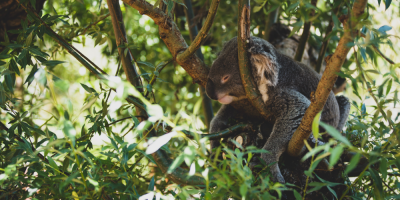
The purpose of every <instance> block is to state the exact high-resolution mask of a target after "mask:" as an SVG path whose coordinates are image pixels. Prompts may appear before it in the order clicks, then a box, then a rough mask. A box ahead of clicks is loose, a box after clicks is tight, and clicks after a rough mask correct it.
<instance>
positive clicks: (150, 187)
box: [147, 176, 155, 191]
mask: <svg viewBox="0 0 400 200" xmlns="http://www.w3.org/2000/svg"><path fill="white" fill-rule="evenodd" d="M154 183H155V181H154V176H153V178H151V180H150V184H149V187H148V189H147V190H148V191H153V190H154Z"/></svg>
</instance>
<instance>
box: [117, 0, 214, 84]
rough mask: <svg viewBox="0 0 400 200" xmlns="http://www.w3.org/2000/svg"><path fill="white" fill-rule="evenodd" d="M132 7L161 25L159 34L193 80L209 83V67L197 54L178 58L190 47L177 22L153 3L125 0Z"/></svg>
mask: <svg viewBox="0 0 400 200" xmlns="http://www.w3.org/2000/svg"><path fill="white" fill-rule="evenodd" d="M123 2H124V3H126V4H128V5H129V6H131V7H132V8H134V9H136V10H138V11H139V13H140V14H142V15H147V16H149V17H150V18H151V19H153V21H154V23H156V24H157V25H158V26H159V34H160V37H161V39H162V40H163V41H164V43H165V44H166V45H167V48H168V49H169V51H170V52H171V54H172V56H173V57H174V58H175V60H176V61H177V63H178V64H179V65H181V66H182V67H183V68H184V69H185V71H186V72H187V73H188V74H189V75H190V76H191V77H192V78H193V82H196V83H199V84H200V85H202V86H205V85H206V83H207V75H208V68H207V66H206V65H205V64H204V62H203V61H202V60H201V59H200V58H199V57H197V56H196V55H191V56H189V57H188V58H187V59H185V60H177V59H176V57H177V55H178V54H179V53H180V52H182V51H185V50H186V49H187V48H188V45H187V44H186V42H185V40H184V38H183V37H182V34H181V33H180V32H179V29H178V27H177V25H176V24H175V22H174V21H173V20H172V19H170V18H168V16H167V15H166V14H165V13H164V12H163V11H162V10H160V9H158V8H153V5H151V4H150V3H148V2H146V1H139V0H123Z"/></svg>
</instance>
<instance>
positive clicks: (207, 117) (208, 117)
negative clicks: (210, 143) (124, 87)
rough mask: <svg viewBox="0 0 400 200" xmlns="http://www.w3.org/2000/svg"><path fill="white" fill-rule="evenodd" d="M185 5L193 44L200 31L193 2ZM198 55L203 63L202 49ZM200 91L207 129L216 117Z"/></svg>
mask: <svg viewBox="0 0 400 200" xmlns="http://www.w3.org/2000/svg"><path fill="white" fill-rule="evenodd" d="M185 4H186V8H187V9H186V10H185V14H186V19H187V22H188V27H189V33H190V40H191V41H192V44H193V40H194V38H195V37H196V38H197V36H198V35H197V34H198V30H197V26H196V24H194V22H193V18H194V13H193V7H192V1H191V0H185ZM209 15H210V14H209ZM214 16H215V14H214ZM202 30H203V28H202ZM207 32H208V31H207ZM200 43H201V42H200ZM189 48H190V47H189ZM196 55H197V57H199V58H200V59H201V60H202V61H204V56H203V53H201V49H200V48H198V49H197V51H196ZM199 89H200V95H201V98H202V105H203V112H204V117H205V121H206V125H207V127H210V123H211V119H212V118H213V117H214V112H213V108H212V104H211V99H210V98H209V97H208V96H207V94H206V92H205V89H204V87H203V86H200V88H199Z"/></svg>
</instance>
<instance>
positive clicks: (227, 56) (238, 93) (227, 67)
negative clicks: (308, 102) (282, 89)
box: [206, 37, 280, 104]
mask: <svg viewBox="0 0 400 200" xmlns="http://www.w3.org/2000/svg"><path fill="white" fill-rule="evenodd" d="M249 55H250V61H251V71H252V75H253V79H254V80H255V81H256V83H257V85H258V89H259V90H260V92H261V94H262V95H263V100H264V101H266V100H267V99H268V95H267V87H268V86H272V87H275V86H276V85H277V82H278V72H279V68H280V65H279V64H278V63H277V57H276V55H277V54H276V50H275V48H274V47H273V46H272V45H271V44H270V43H268V42H267V41H265V40H263V39H260V38H256V37H251V40H250V48H249ZM206 92H207V95H208V96H209V97H210V98H211V99H214V100H218V101H219V102H220V103H222V104H230V103H232V102H233V101H238V100H241V99H244V98H246V92H245V90H244V87H243V85H242V80H241V78H240V72H239V64H238V48H237V38H236V37H235V38H233V39H231V40H230V41H229V42H228V43H226V44H225V45H224V47H223V49H222V51H221V53H220V54H219V55H218V57H217V59H216V60H215V61H214V63H213V64H212V66H211V69H210V73H209V74H208V80H207V86H206Z"/></svg>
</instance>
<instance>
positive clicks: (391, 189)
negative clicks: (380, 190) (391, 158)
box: [382, 181, 397, 195]
mask: <svg viewBox="0 0 400 200" xmlns="http://www.w3.org/2000/svg"><path fill="white" fill-rule="evenodd" d="M382 183H383V184H384V185H385V186H386V187H387V188H389V190H390V191H392V192H393V193H394V194H395V195H397V193H396V191H394V189H393V188H391V187H390V186H389V185H388V184H387V183H385V181H382Z"/></svg>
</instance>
